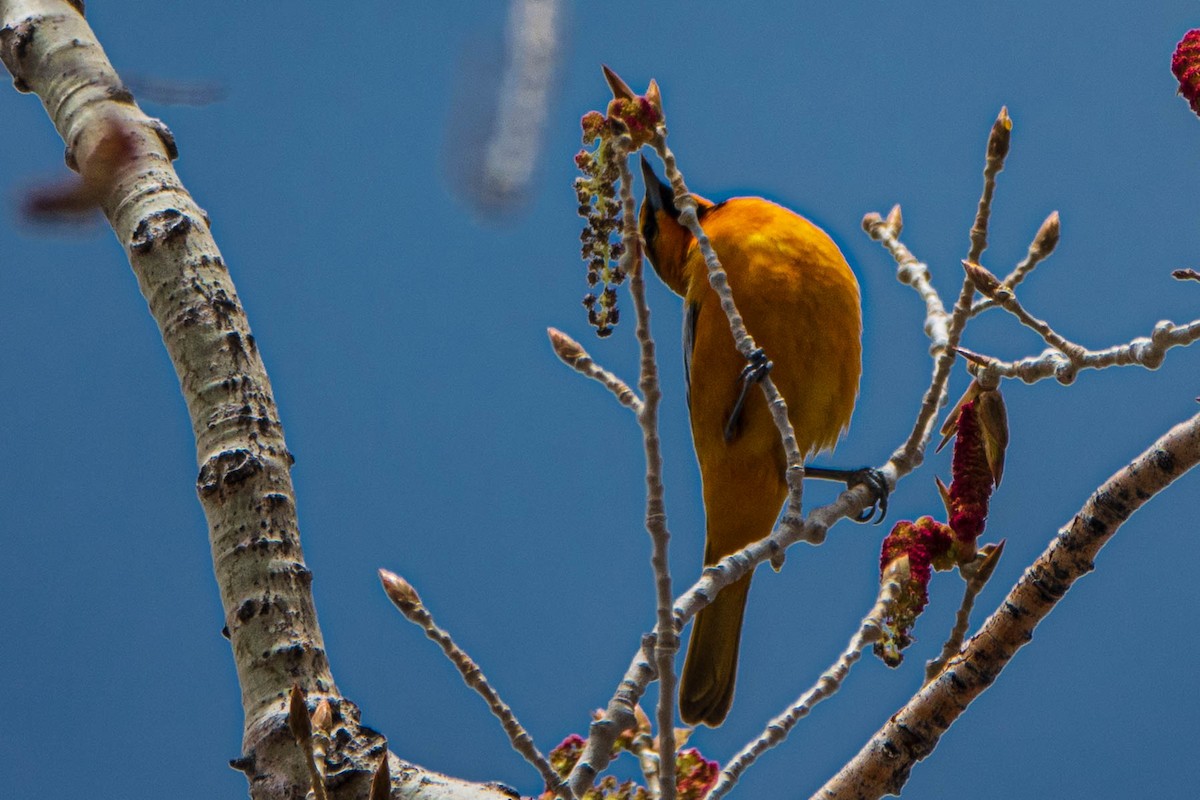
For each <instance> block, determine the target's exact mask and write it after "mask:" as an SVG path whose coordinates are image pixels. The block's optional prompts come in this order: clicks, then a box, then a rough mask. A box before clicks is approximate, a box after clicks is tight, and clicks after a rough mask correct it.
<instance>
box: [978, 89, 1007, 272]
mask: <svg viewBox="0 0 1200 800" xmlns="http://www.w3.org/2000/svg"><path fill="white" fill-rule="evenodd" d="M1011 134H1012V119H1011V118H1010V117H1009V116H1008V109H1007V108H1005V107H1003V106H1002V107H1001V108H1000V114H999V115H998V116H997V117H996V121H995V122H993V123H992V132H991V134H990V135H989V136H988V148H987V161H986V162H985V163H984V166H983V194H982V195H980V197H979V209H978V210H977V211H976V212H975V224H974V225H972V226H971V250H970V252H969V253H968V255H967V260H968V261H978V260H979V258H980V257H981V256H982V255H983V251H984V250H986V249H987V234H988V219H989V218H990V217H991V215H992V196H993V195H994V194H995V192H996V176H997V175H999V174H1000V170H1002V169H1004V159H1005V158H1006V157H1007V156H1008V146H1009V143H1010V142H1011V141H1012V136H1011Z"/></svg>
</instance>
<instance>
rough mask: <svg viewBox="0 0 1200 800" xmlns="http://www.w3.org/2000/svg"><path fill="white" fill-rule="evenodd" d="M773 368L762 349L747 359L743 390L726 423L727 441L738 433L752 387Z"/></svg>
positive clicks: (743, 373)
mask: <svg viewBox="0 0 1200 800" xmlns="http://www.w3.org/2000/svg"><path fill="white" fill-rule="evenodd" d="M773 366H775V365H774V364H773V363H772V362H771V361H770V360H769V359H768V358H767V354H766V353H765V352H763V349H762V348H761V347H758V348H755V349H754V351H753V352H751V353H750V357H749V358H748V359H746V366H745V367H743V368H742V374H741V378H740V380H741V384H742V389H741V391H740V392H738V398H737V402H736V403H734V404H733V411H730V412H729V420H728V421H727V422H726V423H725V441H727V442H728V441H730V440H732V439H733V436H734V434H735V433H736V432H737V426H738V423H739V422H740V421H741V418H742V406H744V405H745V404H746V396H747V395H748V394H750V387H751V386H753V385H754V384H756V383H758V382H760V381H761V380H762V379H763V378H765V377H767V373H768V372H770V371H771V367H773Z"/></svg>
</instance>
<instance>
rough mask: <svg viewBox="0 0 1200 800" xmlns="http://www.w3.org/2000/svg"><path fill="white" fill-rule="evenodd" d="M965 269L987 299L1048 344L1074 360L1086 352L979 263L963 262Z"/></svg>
mask: <svg viewBox="0 0 1200 800" xmlns="http://www.w3.org/2000/svg"><path fill="white" fill-rule="evenodd" d="M963 269H965V270H966V272H967V274H968V275H969V276H970V277H971V280H972V282H973V283H974V284H975V288H976V289H978V290H979V292H980V293H981V294H983V295H984V296H985V297H987V299H989V300H991V301H993V302H994V303H996V305H998V306H1000V307H1001V308H1003V309H1004V310H1005V311H1007V312H1008V313H1010V314H1012V315H1013V316H1014V317H1016V318H1017V319H1018V320H1020V322H1021V324H1022V325H1024V326H1025V327H1026V328H1029V329H1030V330H1032V331H1034V332H1035V333H1037V335H1038V336H1041V337H1042V340H1043V341H1045V342H1046V344H1048V345H1050V346H1051V347H1053V348H1054V349H1055V350H1058V351H1059V352H1060V353H1062V354H1063V355H1065V356H1066V357H1067V358H1069V359H1071V360H1072V361H1075V360H1077V359H1078V358H1079V357H1081V356H1082V355H1083V353H1084V352H1085V348H1084V347H1082V346H1081V345H1077V344H1075V343H1074V342H1072V341H1069V340H1068V339H1066V337H1064V336H1062V335H1060V334H1058V333H1057V332H1055V330H1054V329H1053V328H1051V327H1050V325H1049V323H1047V322H1045V321H1044V320H1040V319H1038V318H1037V317H1035V316H1033V315H1032V314H1030V313H1029V312H1028V311H1026V310H1025V307H1024V306H1022V305H1021V303H1020V302H1019V301H1018V300H1017V296H1016V295H1015V294H1013V292H1012V290H1011V289H1009V288H1008V287H1007V286H1004V285H1003V284H1001V283H1000V282H999V281H998V280H997V279H996V277H995V276H994V275H992V274H991V273H990V272H988V271H987V270H986V269H984V268H983V267H981V266H980V265H979V264H976V263H973V262H971V261H969V260H968V261H964V262H963Z"/></svg>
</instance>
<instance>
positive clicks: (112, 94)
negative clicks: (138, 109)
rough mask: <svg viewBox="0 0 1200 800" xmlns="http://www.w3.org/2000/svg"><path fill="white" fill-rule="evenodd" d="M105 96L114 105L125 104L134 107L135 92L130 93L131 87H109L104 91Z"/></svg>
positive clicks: (120, 85) (118, 85) (119, 85)
mask: <svg viewBox="0 0 1200 800" xmlns="http://www.w3.org/2000/svg"><path fill="white" fill-rule="evenodd" d="M104 95H105V96H106V97H107V98H108V99H109V100H112V101H113V102H114V103H124V104H125V105H129V106H131V105H133V92H131V91H129V87H127V86H124V85H122V84H119V83H118V84H117V85H116V86H108V87H106V88H105V90H104Z"/></svg>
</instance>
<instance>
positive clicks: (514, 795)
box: [484, 781, 521, 800]
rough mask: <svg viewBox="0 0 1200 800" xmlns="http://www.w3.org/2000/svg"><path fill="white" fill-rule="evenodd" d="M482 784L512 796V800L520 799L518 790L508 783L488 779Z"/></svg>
mask: <svg viewBox="0 0 1200 800" xmlns="http://www.w3.org/2000/svg"><path fill="white" fill-rule="evenodd" d="M484 786H490V787H491V788H493V789H495V790H497V791H500V792H504V793H505V794H506V795H508V796H509V797H511V798H513V800H520V797H521V793H520V792H518V791H517V790H516V789H514V788H512V787H511V786H509V785H508V784H505V783H500V782H498V781H490V782H488V783H485V784H484Z"/></svg>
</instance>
